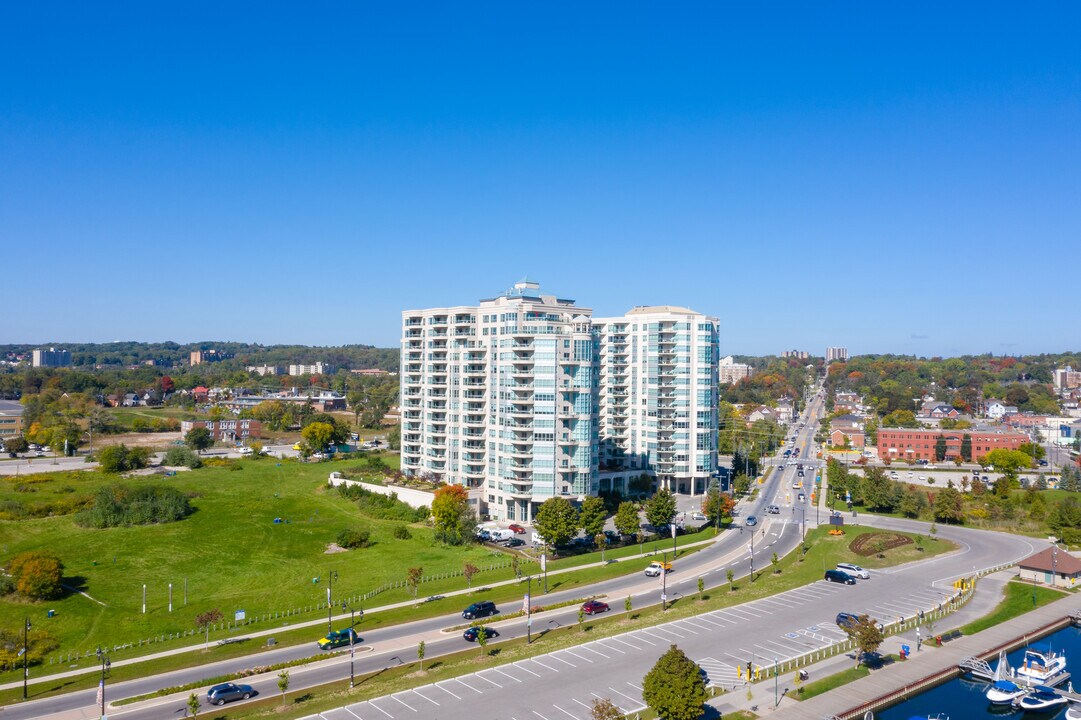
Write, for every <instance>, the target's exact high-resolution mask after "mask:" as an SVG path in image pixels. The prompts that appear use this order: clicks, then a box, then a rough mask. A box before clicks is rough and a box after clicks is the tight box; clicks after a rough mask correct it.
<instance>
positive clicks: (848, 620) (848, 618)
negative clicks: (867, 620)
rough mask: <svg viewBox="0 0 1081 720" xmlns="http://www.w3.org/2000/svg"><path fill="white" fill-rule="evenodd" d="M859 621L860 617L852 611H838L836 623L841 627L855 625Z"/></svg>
mask: <svg viewBox="0 0 1081 720" xmlns="http://www.w3.org/2000/svg"><path fill="white" fill-rule="evenodd" d="M859 621H860V619H859V618H858V617H856V616H855V615H853V614H852V613H846V612H843V613H837V620H836V623H837V627H839V628H847V627H855V626H856V624H857V623H859Z"/></svg>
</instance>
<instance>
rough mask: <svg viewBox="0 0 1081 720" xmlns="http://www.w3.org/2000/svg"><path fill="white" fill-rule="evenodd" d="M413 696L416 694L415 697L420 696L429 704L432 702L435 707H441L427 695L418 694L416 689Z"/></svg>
mask: <svg viewBox="0 0 1081 720" xmlns="http://www.w3.org/2000/svg"><path fill="white" fill-rule="evenodd" d="M413 694H414V695H419V696H420V697H422V698H424V699H425V700H427V701H428V702H430V703H431V704H432V705H435V706H436V707H439V703H437V702H436V701H435V700H432V699H431V698H430V697H428V696H427V695H421V694H420V693H419V692H417V690H416V689H414V690H413Z"/></svg>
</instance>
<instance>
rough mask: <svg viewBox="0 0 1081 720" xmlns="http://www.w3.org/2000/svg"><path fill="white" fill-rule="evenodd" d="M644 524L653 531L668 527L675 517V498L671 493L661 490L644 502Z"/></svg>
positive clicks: (667, 490) (665, 489)
mask: <svg viewBox="0 0 1081 720" xmlns="http://www.w3.org/2000/svg"><path fill="white" fill-rule="evenodd" d="M644 509H645V513H646V522H648V523H649V524H650V525H651V526H653V528H654V529H657V528H659V527H662V526H664V525H668V524H669V523H670V522H672V518H674V517H675V516H676V498H675V496H674V495H673V494H672V491H671V490H669V489H667V488H663V489H661V490H659V491H657V493H656V494H654V495H653V497H651V498H650V499H649V500H646V502H645V508H644Z"/></svg>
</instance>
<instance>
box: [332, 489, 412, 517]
mask: <svg viewBox="0 0 1081 720" xmlns="http://www.w3.org/2000/svg"><path fill="white" fill-rule="evenodd" d="M338 492H339V493H340V494H341V496H342V497H344V498H348V499H349V500H355V501H356V503H357V508H358V509H359V510H360V513H361V514H362V515H367V516H368V517H371V518H376V519H378V520H404V521H405V522H423V521H424V520H427V519H428V514H429V510H428V508H426V507H422V508H414V507H412V506H410V505H407V504H406V503H404V502H402V501H401V500H399V499H398V495H397V494H396V493H391V494H390V495H380V494H379V493H373V492H371V491H369V490H365V489H364V488H362V487H358V486H356V485H351V486H348V487H347V486H345V485H339V486H338Z"/></svg>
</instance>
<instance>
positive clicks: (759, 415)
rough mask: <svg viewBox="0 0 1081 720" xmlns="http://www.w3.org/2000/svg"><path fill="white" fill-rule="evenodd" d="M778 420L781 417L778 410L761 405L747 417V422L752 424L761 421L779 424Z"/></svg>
mask: <svg viewBox="0 0 1081 720" xmlns="http://www.w3.org/2000/svg"><path fill="white" fill-rule="evenodd" d="M778 418H779V416H778V414H777V411H776V410H774V409H773V408H771V407H767V406H765V405H759V406H758V407H756V408H755V409H754V410H752V411H751V414H750V415H748V416H747V421H748V422H752V423H754V422H758V421H759V420H772V421H774V422H779V419H778Z"/></svg>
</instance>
